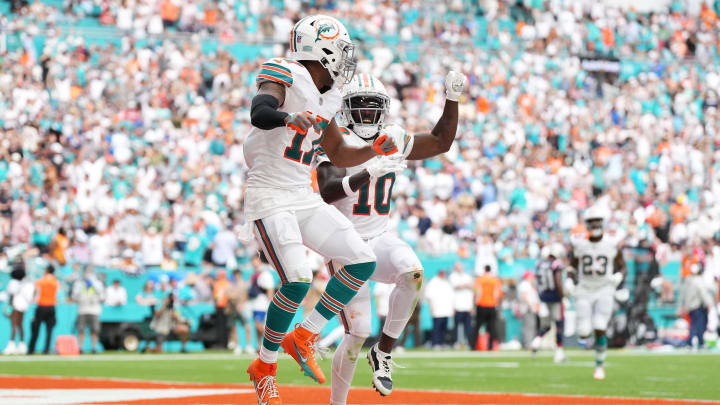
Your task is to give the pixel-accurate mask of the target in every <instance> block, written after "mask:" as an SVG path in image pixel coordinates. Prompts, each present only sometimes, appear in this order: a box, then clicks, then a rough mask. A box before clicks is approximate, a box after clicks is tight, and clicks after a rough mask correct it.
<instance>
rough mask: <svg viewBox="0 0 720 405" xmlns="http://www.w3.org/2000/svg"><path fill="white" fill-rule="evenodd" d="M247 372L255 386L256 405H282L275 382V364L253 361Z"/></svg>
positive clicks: (258, 360)
mask: <svg viewBox="0 0 720 405" xmlns="http://www.w3.org/2000/svg"><path fill="white" fill-rule="evenodd" d="M247 372H248V374H250V381H252V382H253V384H254V385H255V394H256V395H257V401H258V405H282V400H281V399H280V394H279V393H278V387H277V382H276V381H275V373H276V372H277V363H273V364H268V363H263V362H262V361H260V359H255V361H253V362H252V363H250V366H249V367H248V369H247Z"/></svg>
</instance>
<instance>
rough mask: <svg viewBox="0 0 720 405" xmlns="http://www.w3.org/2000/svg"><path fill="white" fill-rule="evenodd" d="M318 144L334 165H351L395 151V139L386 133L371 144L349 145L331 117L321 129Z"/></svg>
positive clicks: (341, 166)
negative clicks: (320, 137)
mask: <svg viewBox="0 0 720 405" xmlns="http://www.w3.org/2000/svg"><path fill="white" fill-rule="evenodd" d="M320 146H321V147H322V148H323V150H324V151H325V153H326V154H327V156H328V158H330V161H331V162H332V163H333V165H335V167H340V168H343V167H353V166H357V165H360V164H362V163H365V162H367V161H368V160H370V159H371V158H373V157H375V156H376V155H390V154H393V153H395V152H397V150H398V149H397V146H396V145H395V141H394V140H393V139H391V138H390V137H389V136H387V135H381V136H379V137H377V139H375V142H373V144H372V145H367V146H361V147H356V146H350V145H348V144H346V143H345V141H343V139H342V135H341V134H340V130H339V128H338V126H337V123H336V122H335V119H334V118H333V120H332V121H330V123H329V124H328V126H327V127H326V128H325V130H324V131H323V136H322V141H320Z"/></svg>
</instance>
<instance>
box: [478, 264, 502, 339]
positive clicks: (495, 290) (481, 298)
mask: <svg viewBox="0 0 720 405" xmlns="http://www.w3.org/2000/svg"><path fill="white" fill-rule="evenodd" d="M474 290H475V306H476V308H475V334H474V336H479V332H480V328H482V327H483V326H485V328H486V330H487V332H488V334H489V339H488V350H493V346H494V344H495V339H496V338H497V336H498V333H497V331H496V330H495V327H496V323H497V306H498V304H499V303H500V299H501V298H502V295H503V292H502V284H501V283H500V279H499V278H497V276H494V275H493V274H492V267H490V266H489V265H486V266H485V274H483V275H482V276H479V277H478V278H476V279H475V288H474Z"/></svg>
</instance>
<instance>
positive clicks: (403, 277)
mask: <svg viewBox="0 0 720 405" xmlns="http://www.w3.org/2000/svg"><path fill="white" fill-rule="evenodd" d="M424 275H425V274H424V271H423V269H422V268H418V269H413V270H411V271H408V272H406V273H402V274H400V275H399V276H398V278H397V280H396V281H395V285H396V286H398V287H409V288H412V289H415V290H417V291H420V289H421V288H422V284H423V277H424Z"/></svg>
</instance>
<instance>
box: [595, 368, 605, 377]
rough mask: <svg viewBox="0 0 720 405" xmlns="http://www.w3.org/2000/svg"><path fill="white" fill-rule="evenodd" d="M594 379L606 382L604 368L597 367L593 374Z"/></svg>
mask: <svg viewBox="0 0 720 405" xmlns="http://www.w3.org/2000/svg"><path fill="white" fill-rule="evenodd" d="M593 378H594V379H596V380H604V379H605V369H603V368H602V366H597V367H595V373H594V374H593Z"/></svg>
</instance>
